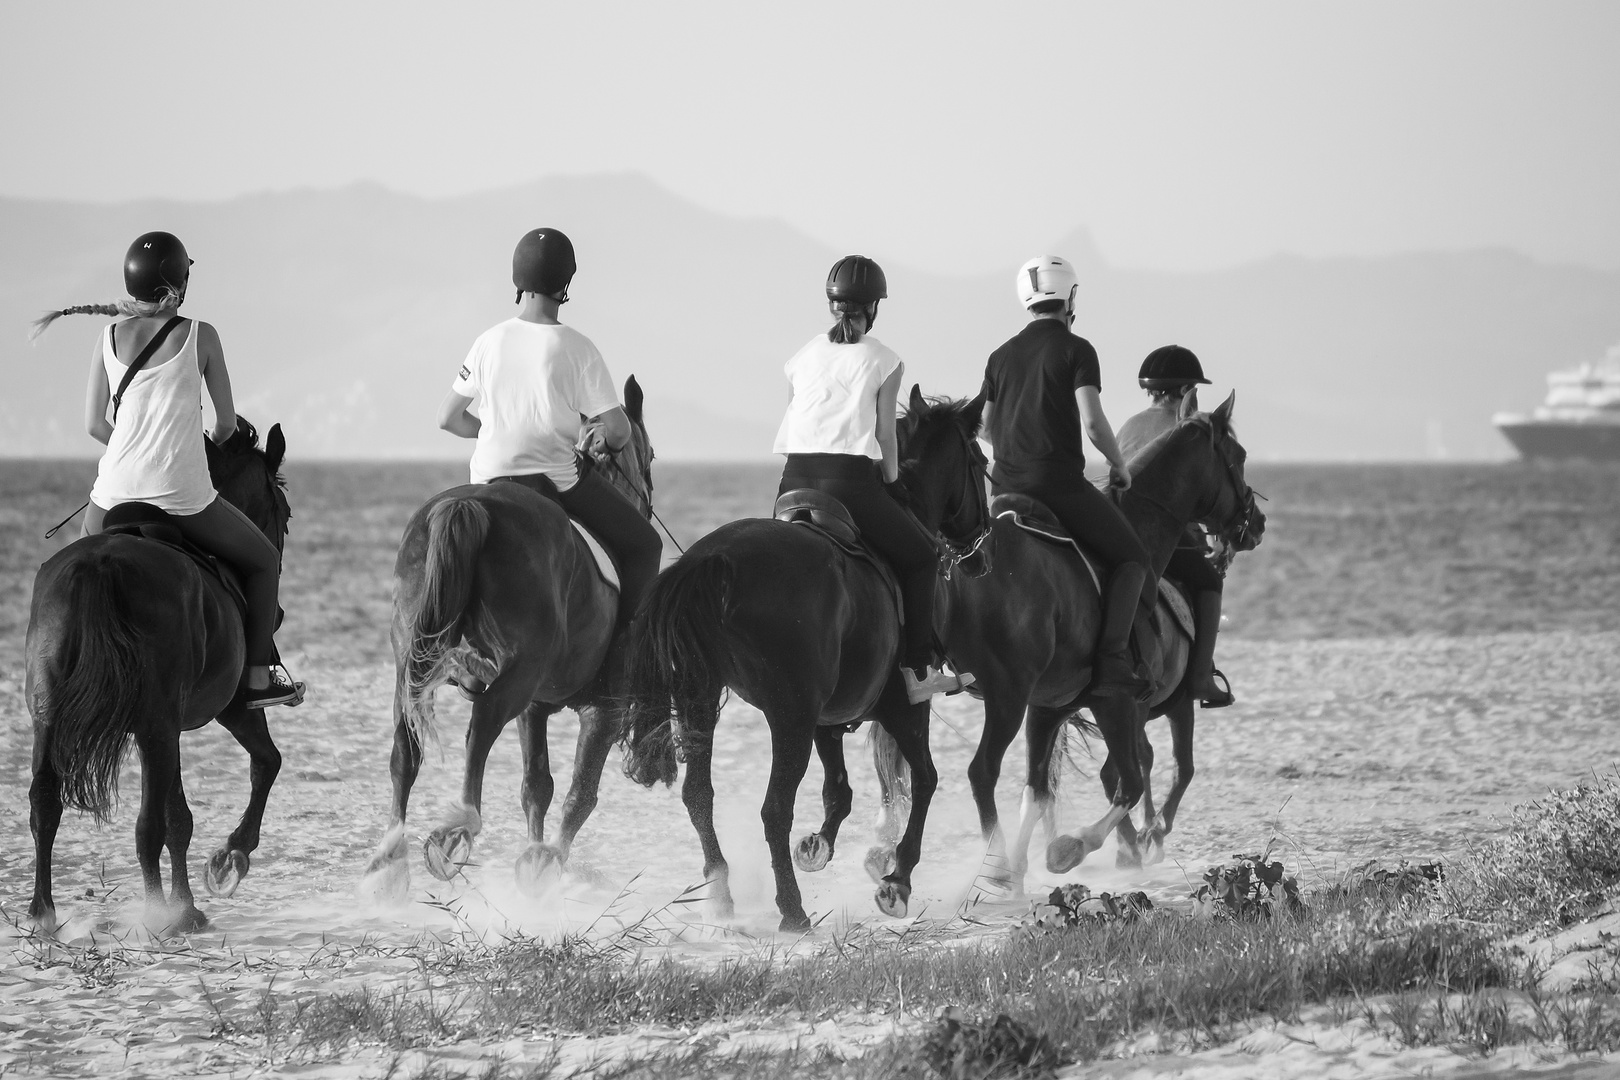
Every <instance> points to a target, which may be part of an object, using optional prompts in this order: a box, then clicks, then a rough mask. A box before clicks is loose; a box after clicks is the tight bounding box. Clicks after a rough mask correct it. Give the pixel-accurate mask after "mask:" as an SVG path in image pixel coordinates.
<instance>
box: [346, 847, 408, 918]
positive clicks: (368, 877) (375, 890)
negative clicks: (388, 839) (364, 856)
mask: <svg viewBox="0 0 1620 1080" xmlns="http://www.w3.org/2000/svg"><path fill="white" fill-rule="evenodd" d="M410 893H411V866H410V863H409V862H407V861H406V860H405V859H404V858H392V859H391V858H388V857H387V856H386V855H384V854H382V853H378V854H377V855H374V856H372V859H371V863H370V865H369V866H367V867H366V872H365V873H364V874H362V875H361V877H360V884H359V885H358V886H356V888H355V895H356V896H358V897H359V899H360V901H361V902H362V903H365V904H369V905H370V906H372V907H383V908H386V907H398V906H400V905H401V904H403V903H405V901H406V900H407V899H408V898H409V897H410Z"/></svg>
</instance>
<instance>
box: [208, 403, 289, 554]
mask: <svg viewBox="0 0 1620 1080" xmlns="http://www.w3.org/2000/svg"><path fill="white" fill-rule="evenodd" d="M203 446H204V448H205V449H206V450H207V451H208V475H209V477H210V478H211V479H212V480H213V481H214V490H215V491H217V492H219V493H220V495H221V496H223V497H224V499H225V501H226V502H228V503H230V504H231V505H233V506H235V507H236V508H237V509H238V510H240V511H242V513H244V514H246V515H247V516H248V518H249V519H250V520H251V521H252V522H253V523H254V524H255V525H257V526H258V527H259V528H260V529H261V530H263V532H264V535H266V536H268V537H269V538H270V540H271V542H273V543H274V544H275V545H276V550H278V551H279V550H281V548H282V546H283V545H284V544H285V543H286V540H287V522H288V521H289V520H290V519H291V518H292V508H291V507H290V506H288V504H287V491H286V487H287V482H286V481H285V480H283V479H282V477H281V463H282V461H283V459H285V458H286V456H287V440H286V438H285V437H284V436H283V435H282V434H281V425H280V424H276V425H274V426H272V427H271V428H270V434H269V436H268V437H266V439H265V445H264V447H263V448H262V449H261V448H260V446H259V432H258V430H257V429H256V428H254V426H253V425H252V424H250V423H248V421H247V420H246V419H244V418H243V417H241V416H238V417H237V418H236V432H235V434H233V435H232V436H231V437H230V438H229V439H226V440H225V442H224V443H223V444H221V445H215V443H214V441H213V440H212V439H204V440H203Z"/></svg>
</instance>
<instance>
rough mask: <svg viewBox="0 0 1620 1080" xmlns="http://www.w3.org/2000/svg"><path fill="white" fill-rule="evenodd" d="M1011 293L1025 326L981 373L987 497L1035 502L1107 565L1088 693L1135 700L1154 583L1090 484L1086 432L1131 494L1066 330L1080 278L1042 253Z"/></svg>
mask: <svg viewBox="0 0 1620 1080" xmlns="http://www.w3.org/2000/svg"><path fill="white" fill-rule="evenodd" d="M1015 285H1016V287H1017V291H1018V300H1019V303H1021V304H1022V305H1023V307H1024V309H1025V310H1026V311H1027V312H1028V313H1029V323H1028V324H1027V325H1026V326H1025V327H1024V329H1023V330H1021V331H1020V332H1019V333H1018V334H1017V335H1016V336H1015V337H1013V338H1012V339H1011V340H1009V341H1007V342H1006V343H1005V344H1004V345H1002V346H1001V347H1000V348H998V349H997V350H996V351H995V352H993V353H991V354H990V360H989V362H988V363H987V364H986V365H985V372H984V395H985V401H986V404H985V407H984V425H983V430H984V432H985V436H986V438H987V440H988V441H989V443H990V445H991V448H992V449H993V451H994V454H995V464H994V467H993V469H992V471H991V474H990V479H991V491H992V493H994V494H1001V493H1003V492H1016V493H1019V494H1023V495H1028V496H1030V497H1032V498H1034V499H1037V500H1039V501H1040V502H1041V503H1043V504H1045V505H1046V506H1047V507H1048V508H1049V509H1050V510H1051V511H1052V513H1053V514H1055V515H1056V516H1057V519H1058V521H1059V523H1061V524H1062V525H1063V527H1064V528H1065V529H1067V530H1068V531H1069V533H1070V535H1072V536H1073V537H1074V538H1075V539H1077V540H1079V541H1080V542H1081V543H1082V544H1084V545H1086V546H1087V547H1088V548H1091V549H1092V550H1094V551H1096V552H1097V553H1098V554H1099V555H1100V556H1101V557H1102V558H1103V560H1104V561H1105V562H1106V563H1107V564H1108V567H1109V571H1108V578H1107V582H1106V585H1105V586H1104V588H1103V591H1102V629H1101V631H1100V632H1099V634H1098V638H1097V653H1096V660H1095V664H1094V668H1095V670H1094V672H1093V678H1092V687H1091V692H1092V693H1094V694H1098V695H1105V696H1132V697H1134V696H1137V695H1139V694H1141V693H1143V692H1144V691H1145V690H1146V689H1147V686H1148V681H1147V679H1145V678H1144V677H1143V676H1142V674H1141V673H1140V672H1138V671H1137V670H1136V665H1135V663H1134V662H1133V661H1132V660H1131V654H1130V633H1131V625H1132V623H1133V622H1134V621H1135V618H1136V613H1137V609H1138V608H1139V607H1148V608H1151V606H1152V604H1153V603H1154V601H1155V599H1156V590H1157V588H1158V583H1157V581H1156V580H1155V578H1154V575H1153V571H1152V568H1151V567H1150V565H1149V560H1148V553H1147V549H1146V548H1144V547H1143V546H1142V541H1141V540H1140V539H1139V538H1138V537H1137V535H1136V531H1135V530H1134V529H1133V528H1131V525H1130V523H1129V522H1128V521H1126V520H1125V517H1124V515H1123V514H1121V513H1120V511H1119V508H1118V507H1117V506H1116V505H1114V502H1113V500H1111V499H1110V498H1108V496H1106V495H1104V494H1103V493H1102V492H1101V491H1099V490H1097V488H1095V487H1093V486H1092V484H1091V482H1090V481H1088V480H1087V479H1086V475H1085V451H1084V449H1083V447H1082V446H1081V443H1080V433H1081V431H1082V430H1083V431H1084V432H1085V434H1086V437H1087V438H1088V439H1090V440H1091V444H1092V446H1094V447H1096V448H1097V450H1098V451H1099V452H1100V453H1101V454H1102V455H1103V456H1104V457H1105V458H1107V459H1108V471H1109V486H1110V487H1111V488H1114V489H1117V490H1120V491H1124V490H1126V489H1128V488H1129V487H1130V486H1131V477H1130V473H1129V472H1127V471H1126V468H1125V459H1124V457H1123V456H1121V454H1120V450H1119V446H1118V445H1117V444H1116V443H1115V440H1114V432H1113V429H1112V428H1111V427H1109V425H1108V417H1107V416H1106V415H1104V413H1103V408H1102V399H1101V397H1100V395H1101V392H1102V376H1101V373H1100V370H1099V366H1098V360H1097V350H1096V349H1094V348H1093V347H1092V345H1091V342H1089V341H1087V340H1086V339H1085V338H1083V337H1080V336H1079V335H1077V334H1075V333H1073V332H1072V331H1071V330H1070V326H1071V325H1072V324H1073V323H1074V315H1075V296H1076V293H1077V292H1078V291H1079V278H1078V276H1077V275H1076V274H1075V272H1074V267H1073V266H1071V265H1070V264H1069V263H1068V261H1067V260H1065V259H1061V258H1058V257H1057V256H1055V255H1042V256H1040V257H1039V258H1035V259H1031V260H1029V261H1028V262H1026V263H1025V264H1024V265H1023V266H1021V267H1020V268H1019V270H1018V277H1017V280H1016V282H1015Z"/></svg>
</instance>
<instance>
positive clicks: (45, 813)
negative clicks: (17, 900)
mask: <svg viewBox="0 0 1620 1080" xmlns="http://www.w3.org/2000/svg"><path fill="white" fill-rule="evenodd" d="M44 748H45V732H44V729H43V728H40V727H37V726H36V727H35V729H34V782H33V783H32V784H30V785H29V788H28V828H29V831H30V832H32V833H33V834H34V898H33V900H31V901H30V902H29V904H28V918H29V920H30V921H32V922H33V924H34V926H35V927H37V928H38V930H39V932H40V933H42V934H54V933H56V926H57V922H56V900H55V899H54V898H53V897H52V895H51V851H52V849H53V848H54V847H55V846H56V830H57V827H58V826H59V825H61V823H62V781H61V778H60V777H58V776H57V775H56V768H55V767H54V766H53V765H52V764H51V762H50V759H49V758H48V757H46V755H45V752H44Z"/></svg>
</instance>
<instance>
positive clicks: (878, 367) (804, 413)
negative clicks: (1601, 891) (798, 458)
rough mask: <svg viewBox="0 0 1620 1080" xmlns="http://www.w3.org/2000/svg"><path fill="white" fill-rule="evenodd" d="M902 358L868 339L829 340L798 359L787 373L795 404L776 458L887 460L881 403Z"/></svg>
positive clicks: (818, 339)
mask: <svg viewBox="0 0 1620 1080" xmlns="http://www.w3.org/2000/svg"><path fill="white" fill-rule="evenodd" d="M899 366H900V357H899V356H897V355H895V352H894V350H893V349H891V348H889V347H888V346H887V345H885V344H883V342H881V341H879V340H878V339H877V338H875V337H873V336H872V335H871V334H867V335H865V336H864V337H862V338H861V340H860V341H857V342H856V343H855V344H853V345H835V344H833V343H832V342H831V341H828V340H827V335H826V334H817V335H816V336H815V338H814V339H813V340H812V341H811V342H810V344H808V345H806V346H805V347H804V348H802V349H800V350H799V351H798V352H797V353H795V354H794V356H793V359H791V360H789V361H788V362H787V365H786V367H785V368H784V370H785V371H786V372H787V377H788V382H789V383H791V384H792V385H793V400H792V402H791V403H789V405H788V411H787V415H786V416H784V417H783V418H782V426H781V428H780V429H778V430H777V433H776V446H775V447H774V448H773V450H772V453H776V454H853V455H856V456H858V457H869V458H872V459H873V460H882V458H883V448H882V447H880V446H879V445H878V441H877V398H878V389H879V388H880V387H881V386H882V385H883V380H885V379H887V378H888V377H889V376H890V375H892V374H893V373H894V369H895V368H896V367H899Z"/></svg>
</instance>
